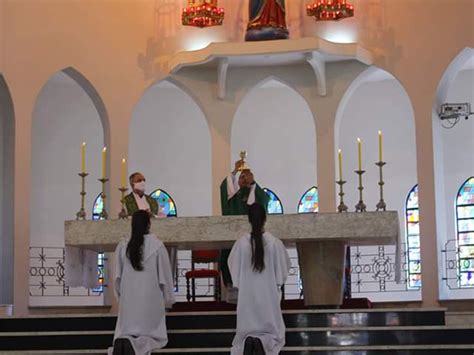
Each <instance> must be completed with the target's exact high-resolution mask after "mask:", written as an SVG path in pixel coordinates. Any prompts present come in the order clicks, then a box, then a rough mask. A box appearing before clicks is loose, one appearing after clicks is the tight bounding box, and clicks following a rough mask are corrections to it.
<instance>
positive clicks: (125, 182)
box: [122, 158, 127, 189]
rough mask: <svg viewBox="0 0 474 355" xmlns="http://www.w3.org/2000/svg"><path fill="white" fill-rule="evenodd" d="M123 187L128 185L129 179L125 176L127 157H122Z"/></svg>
mask: <svg viewBox="0 0 474 355" xmlns="http://www.w3.org/2000/svg"><path fill="white" fill-rule="evenodd" d="M122 187H123V188H124V189H125V188H126V187H127V180H126V178H125V158H123V159H122Z"/></svg>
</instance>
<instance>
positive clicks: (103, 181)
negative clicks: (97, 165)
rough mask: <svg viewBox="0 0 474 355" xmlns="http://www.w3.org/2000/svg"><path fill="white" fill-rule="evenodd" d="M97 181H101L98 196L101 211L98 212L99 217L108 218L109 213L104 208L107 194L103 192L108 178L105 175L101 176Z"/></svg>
mask: <svg viewBox="0 0 474 355" xmlns="http://www.w3.org/2000/svg"><path fill="white" fill-rule="evenodd" d="M99 181H100V182H101V183H102V192H101V194H100V196H101V197H102V211H100V213H99V219H109V214H108V213H107V210H106V209H105V200H106V197H107V195H106V194H105V184H106V183H107V181H109V179H107V178H106V177H103V178H102V179H99Z"/></svg>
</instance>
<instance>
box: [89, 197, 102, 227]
mask: <svg viewBox="0 0 474 355" xmlns="http://www.w3.org/2000/svg"><path fill="white" fill-rule="evenodd" d="M103 207H104V201H103V200H102V194H98V195H97V197H96V198H95V200H94V206H93V207H92V219H93V220H94V221H97V220H99V219H100V218H99V215H100V212H102V208H103Z"/></svg>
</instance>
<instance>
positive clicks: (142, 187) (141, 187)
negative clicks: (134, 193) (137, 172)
mask: <svg viewBox="0 0 474 355" xmlns="http://www.w3.org/2000/svg"><path fill="white" fill-rule="evenodd" d="M134 186H135V189H136V190H140V191H142V192H145V181H140V182H137V183H135V184H134Z"/></svg>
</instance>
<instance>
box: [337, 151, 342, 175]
mask: <svg viewBox="0 0 474 355" xmlns="http://www.w3.org/2000/svg"><path fill="white" fill-rule="evenodd" d="M337 153H338V156H339V180H340V181H342V151H341V150H340V149H339V150H338V151H337Z"/></svg>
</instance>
